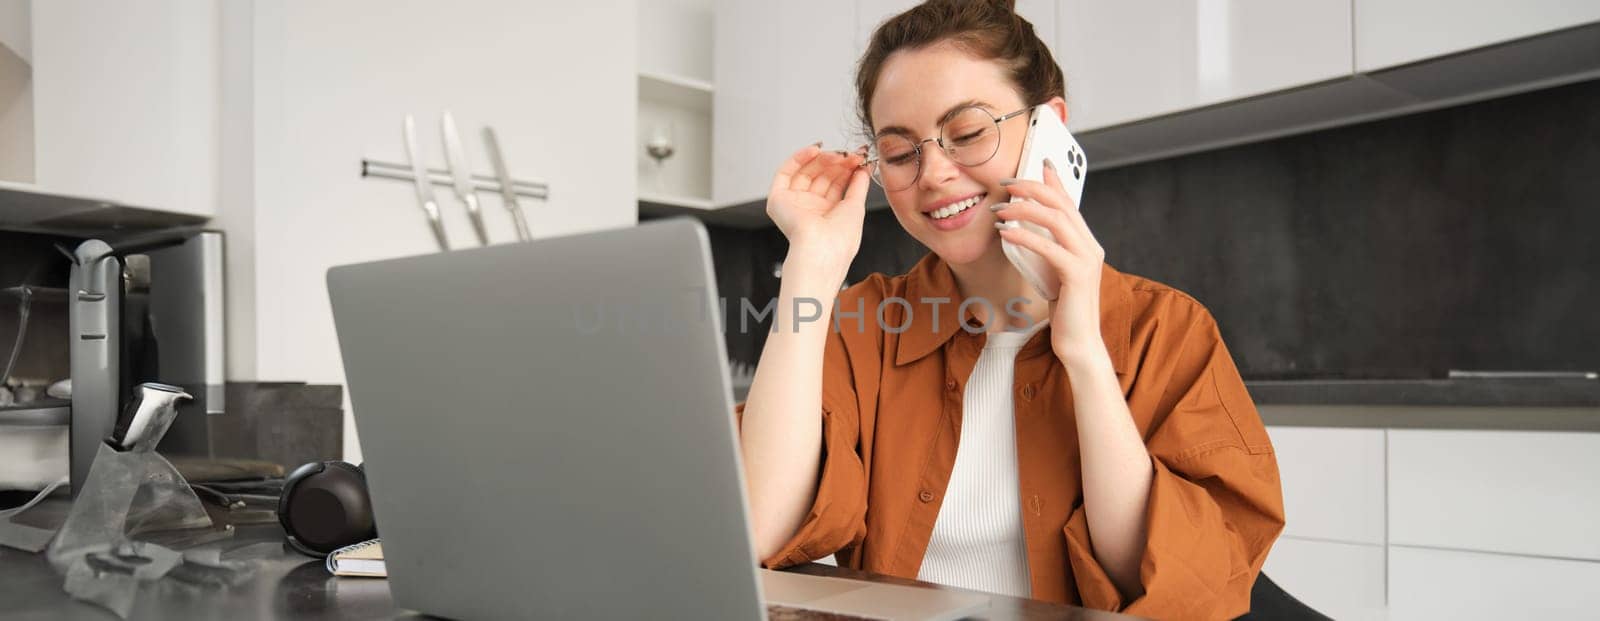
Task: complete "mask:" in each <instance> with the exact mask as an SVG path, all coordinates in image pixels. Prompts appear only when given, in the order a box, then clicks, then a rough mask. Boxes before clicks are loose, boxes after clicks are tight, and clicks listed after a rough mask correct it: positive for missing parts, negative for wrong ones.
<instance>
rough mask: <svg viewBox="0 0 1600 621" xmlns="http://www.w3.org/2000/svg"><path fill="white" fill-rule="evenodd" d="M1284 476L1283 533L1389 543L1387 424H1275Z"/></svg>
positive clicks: (1275, 446)
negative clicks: (1381, 426) (1386, 523)
mask: <svg viewBox="0 0 1600 621" xmlns="http://www.w3.org/2000/svg"><path fill="white" fill-rule="evenodd" d="M1268 433H1269V434H1270V435H1271V437H1272V446H1273V450H1274V453H1275V454H1276V455H1277V458H1278V472H1279V476H1280V477H1281V478H1282V481H1283V505H1284V513H1285V515H1286V516H1287V524H1286V525H1285V526H1284V531H1283V534H1284V535H1285V536H1289V537H1307V538H1312V539H1319V540H1325V541H1341V542H1348V543H1363V544H1372V545H1379V546H1381V545H1383V544H1384V463H1383V460H1384V430H1382V429H1349V428H1331V427H1276V426H1275V427H1269V428H1268Z"/></svg>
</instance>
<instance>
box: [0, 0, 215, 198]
mask: <svg viewBox="0 0 1600 621" xmlns="http://www.w3.org/2000/svg"><path fill="white" fill-rule="evenodd" d="M31 4H32V7H31V9H32V32H31V37H30V38H31V43H32V50H31V51H32V54H31V55H32V86H31V89H32V117H33V135H32V142H33V161H32V168H33V179H31V180H23V181H25V182H26V181H31V182H32V183H33V184H34V185H35V186H36V187H37V188H38V189H39V190H40V191H42V192H49V193H59V194H70V195H80V196H95V197H100V198H103V199H106V200H109V201H115V202H118V203H123V204H128V205H135V206H139V207H149V208H153V209H159V210H163V211H172V212H180V213H186V214H194V215H211V214H213V213H215V211H216V202H217V184H216V178H217V175H216V170H217V166H218V163H217V162H218V155H219V154H218V125H219V121H218V110H217V98H218V93H219V88H218V80H219V77H220V75H219V74H220V71H219V47H220V43H219V14H218V5H217V3H216V2H214V1H202V2H190V1H187V0H155V1H151V2H137V3H122V2H98V1H90V0H50V1H48V2H33V3H31Z"/></svg>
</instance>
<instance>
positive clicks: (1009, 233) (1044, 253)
mask: <svg viewBox="0 0 1600 621" xmlns="http://www.w3.org/2000/svg"><path fill="white" fill-rule="evenodd" d="M1000 238H1001V239H1004V240H1006V241H1009V242H1011V243H1013V244H1016V245H1018V246H1022V247H1023V248H1027V249H1028V250H1032V251H1034V252H1036V253H1038V254H1039V256H1040V257H1043V258H1044V260H1045V261H1048V262H1049V263H1050V266H1051V267H1054V268H1055V269H1056V273H1058V274H1060V273H1066V272H1067V267H1068V266H1069V265H1071V261H1072V257H1071V255H1069V254H1068V253H1067V249H1066V248H1063V247H1062V246H1061V244H1058V243H1056V242H1053V241H1050V240H1049V239H1048V238H1046V237H1045V236H1043V235H1040V234H1038V233H1035V232H1033V231H1030V230H1028V229H1027V228H1026V227H1017V228H1010V227H1006V228H1002V229H1000Z"/></svg>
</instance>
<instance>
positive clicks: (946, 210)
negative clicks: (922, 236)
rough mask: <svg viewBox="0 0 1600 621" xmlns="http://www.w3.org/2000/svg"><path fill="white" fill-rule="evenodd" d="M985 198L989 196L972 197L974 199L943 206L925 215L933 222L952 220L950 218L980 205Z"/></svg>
mask: <svg viewBox="0 0 1600 621" xmlns="http://www.w3.org/2000/svg"><path fill="white" fill-rule="evenodd" d="M987 196H989V195H988V194H979V195H977V196H974V197H972V198H969V199H967V200H964V201H961V202H959V203H952V204H949V205H945V206H944V207H940V208H938V209H935V210H933V211H929V212H926V214H927V216H928V217H929V218H933V219H934V220H943V219H945V218H952V217H955V216H956V215H957V214H960V213H961V212H963V211H966V210H968V209H972V208H973V207H976V206H978V203H982V202H983V199H984V198H985V197H987Z"/></svg>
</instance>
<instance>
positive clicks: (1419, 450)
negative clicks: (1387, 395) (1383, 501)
mask: <svg viewBox="0 0 1600 621" xmlns="http://www.w3.org/2000/svg"><path fill="white" fill-rule="evenodd" d="M1388 455H1389V458H1388V461H1389V465H1388V469H1389V507H1390V515H1389V542H1390V543H1392V544H1399V545H1414V546H1426V547H1436V548H1452V549H1462V550H1481V551H1485V552H1502V553H1509V554H1527V555H1539V556H1551V557H1559V558H1573V559H1588V560H1594V561H1600V531H1597V530H1596V528H1595V516H1596V515H1600V433H1583V432H1528V431H1455V430H1422V429H1395V430H1390V431H1389V449H1388ZM1549 593H1551V594H1555V593H1561V591H1559V590H1554V591H1549Z"/></svg>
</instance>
